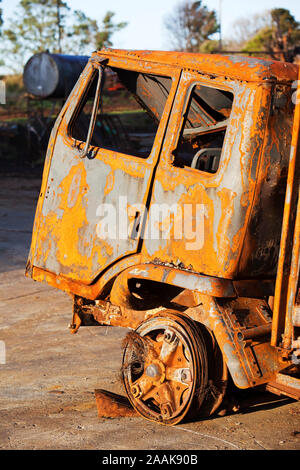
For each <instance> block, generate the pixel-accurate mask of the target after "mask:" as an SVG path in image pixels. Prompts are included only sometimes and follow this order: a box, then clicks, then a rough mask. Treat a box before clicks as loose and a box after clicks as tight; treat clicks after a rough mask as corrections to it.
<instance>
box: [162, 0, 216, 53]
mask: <svg viewBox="0 0 300 470" xmlns="http://www.w3.org/2000/svg"><path fill="white" fill-rule="evenodd" d="M164 24H165V28H166V30H167V31H168V33H169V36H170V41H171V43H172V46H173V47H174V49H176V50H180V51H188V52H199V48H200V46H201V44H203V43H204V42H205V41H208V40H209V39H210V36H212V35H213V34H215V33H216V32H217V31H219V25H218V22H217V17H216V12H215V11H214V10H211V11H210V10H208V8H207V7H206V6H202V1H192V0H184V1H182V2H181V3H179V4H177V6H176V7H175V9H174V12H173V14H171V15H169V16H168V17H167V18H166V19H165V21H164Z"/></svg>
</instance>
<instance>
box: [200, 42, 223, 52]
mask: <svg viewBox="0 0 300 470" xmlns="http://www.w3.org/2000/svg"><path fill="white" fill-rule="evenodd" d="M219 49H220V41H217V40H215V39H207V40H206V41H204V42H203V43H202V44H201V45H200V47H199V52H201V53H202V54H212V53H213V52H217V51H219Z"/></svg>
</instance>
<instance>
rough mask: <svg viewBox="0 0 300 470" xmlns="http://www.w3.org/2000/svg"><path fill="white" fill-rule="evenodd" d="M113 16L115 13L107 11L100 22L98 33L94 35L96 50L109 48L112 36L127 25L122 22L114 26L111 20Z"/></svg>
mask: <svg viewBox="0 0 300 470" xmlns="http://www.w3.org/2000/svg"><path fill="white" fill-rule="evenodd" d="M114 16H115V13H113V12H112V11H108V12H107V13H106V15H105V16H104V18H103V20H102V25H101V26H100V28H99V31H98V33H97V34H96V46H97V49H102V48H103V47H111V46H112V42H111V38H112V35H113V34H114V33H116V32H118V31H120V30H121V29H123V28H125V27H126V26H127V24H128V23H126V22H122V23H118V24H114V23H113V21H112V19H113V17H114Z"/></svg>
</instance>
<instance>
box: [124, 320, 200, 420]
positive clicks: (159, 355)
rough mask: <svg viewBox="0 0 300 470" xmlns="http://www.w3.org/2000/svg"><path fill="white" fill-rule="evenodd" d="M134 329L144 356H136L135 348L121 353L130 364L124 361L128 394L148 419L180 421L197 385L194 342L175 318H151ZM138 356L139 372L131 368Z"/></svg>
mask: <svg viewBox="0 0 300 470" xmlns="http://www.w3.org/2000/svg"><path fill="white" fill-rule="evenodd" d="M176 319H177V318H176ZM137 332H138V333H139V335H140V336H139V338H140V342H141V344H140V345H139V348H138V349H139V351H141V349H142V350H143V351H144V354H143V358H142V359H141V358H138V354H139V353H138V351H137V350H136V349H135V348H134V347H128V346H127V348H126V349H125V352H124V363H125V364H126V365H127V362H128V364H129V365H128V366H127V367H124V364H123V371H124V372H125V373H124V384H125V388H126V390H127V393H128V397H129V399H130V400H131V402H132V404H133V406H134V407H135V408H136V409H137V411H138V412H139V413H140V414H142V415H143V416H144V417H146V418H148V419H151V420H155V421H163V422H164V423H166V424H174V423H175V422H179V421H180V420H181V419H182V418H183V416H184V415H185V414H186V412H187V410H188V409H189V406H190V403H191V400H192V398H193V395H194V391H195V388H196V385H197V384H196V382H197V373H196V368H197V367H198V364H197V359H196V358H195V351H194V346H193V342H192V341H191V339H189V336H188V334H187V332H186V330H185V328H184V327H183V326H182V324H181V323H180V321H179V322H177V321H176V320H175V319H174V320H173V321H171V320H170V319H169V318H168V319H166V318H163V317H157V318H155V317H154V318H152V319H151V320H148V321H146V322H145V323H143V324H142V325H140V327H139V328H138V329H137ZM135 339H136V338H135ZM132 344H133V342H132ZM194 344H195V345H196V344H197V341H195V342H194ZM137 358H138V361H140V362H141V363H142V367H141V368H140V371H139V373H136V372H135V371H134V370H133V368H131V367H130V363H131V361H132V362H133V360H135V361H136V360H137Z"/></svg>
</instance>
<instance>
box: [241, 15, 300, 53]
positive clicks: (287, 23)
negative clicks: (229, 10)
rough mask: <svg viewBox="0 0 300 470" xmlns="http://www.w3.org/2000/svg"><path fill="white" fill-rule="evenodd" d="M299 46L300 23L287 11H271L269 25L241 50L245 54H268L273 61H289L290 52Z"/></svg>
mask: <svg viewBox="0 0 300 470" xmlns="http://www.w3.org/2000/svg"><path fill="white" fill-rule="evenodd" d="M299 45H300V23H298V21H296V20H295V18H294V16H293V15H292V14H291V13H290V11H289V10H286V9H284V8H275V9H273V10H271V25H270V26H267V27H265V28H262V29H261V30H260V31H258V32H257V34H256V35H254V37H253V38H251V39H250V40H249V41H248V42H247V43H246V45H245V47H244V48H243V51H245V52H252V51H261V52H269V53H270V55H271V57H273V58H274V59H278V58H279V59H281V60H285V61H289V60H290V51H291V49H293V48H295V47H296V46H299Z"/></svg>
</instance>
